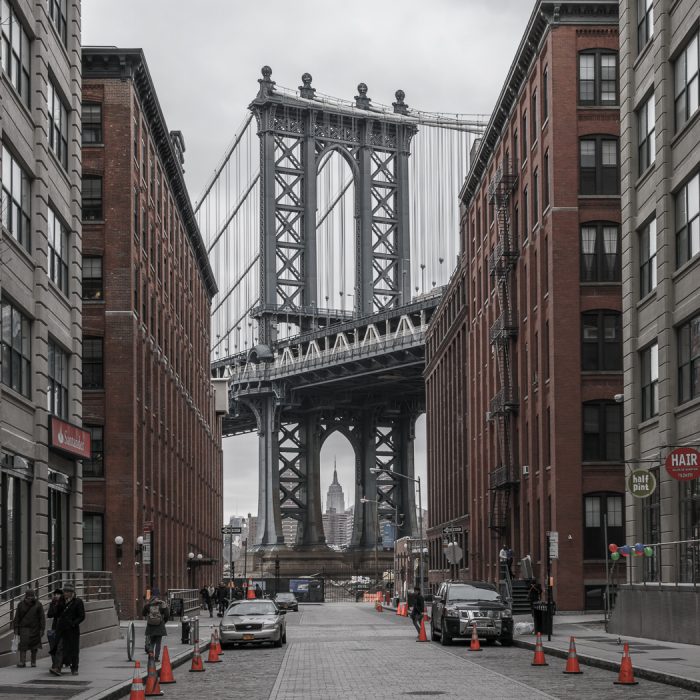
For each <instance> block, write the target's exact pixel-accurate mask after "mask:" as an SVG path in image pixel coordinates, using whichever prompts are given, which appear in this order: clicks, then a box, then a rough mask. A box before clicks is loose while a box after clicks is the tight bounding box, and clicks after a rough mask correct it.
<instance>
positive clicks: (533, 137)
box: [530, 88, 537, 144]
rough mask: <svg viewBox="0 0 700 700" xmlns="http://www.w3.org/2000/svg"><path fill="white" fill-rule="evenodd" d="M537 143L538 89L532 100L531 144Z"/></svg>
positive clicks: (533, 92) (534, 91)
mask: <svg viewBox="0 0 700 700" xmlns="http://www.w3.org/2000/svg"><path fill="white" fill-rule="evenodd" d="M535 141H537V88H535V89H534V90H533V91H532V97H531V98H530V142H531V143H533V144H534V143H535Z"/></svg>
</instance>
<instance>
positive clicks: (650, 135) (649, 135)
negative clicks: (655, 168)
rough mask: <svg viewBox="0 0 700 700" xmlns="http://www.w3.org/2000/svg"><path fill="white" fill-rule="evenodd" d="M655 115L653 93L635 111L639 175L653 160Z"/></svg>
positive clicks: (654, 151) (654, 152)
mask: <svg viewBox="0 0 700 700" xmlns="http://www.w3.org/2000/svg"><path fill="white" fill-rule="evenodd" d="M655 127H656V116H655V109H654V95H653V94H652V95H650V96H649V99H648V100H647V101H646V102H645V103H644V104H643V105H642V106H641V107H640V108H639V111H638V112H637V129H638V132H637V138H638V139H639V174H640V175H641V174H642V173H643V172H645V171H646V169H647V168H648V167H649V166H650V165H651V164H652V163H653V162H654V157H655V155H656V140H655V138H654V132H655Z"/></svg>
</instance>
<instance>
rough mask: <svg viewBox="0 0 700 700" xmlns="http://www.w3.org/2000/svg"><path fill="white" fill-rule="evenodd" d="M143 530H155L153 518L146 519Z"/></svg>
mask: <svg viewBox="0 0 700 700" xmlns="http://www.w3.org/2000/svg"><path fill="white" fill-rule="evenodd" d="M143 531H144V532H153V521H152V520H146V522H145V523H144V524H143Z"/></svg>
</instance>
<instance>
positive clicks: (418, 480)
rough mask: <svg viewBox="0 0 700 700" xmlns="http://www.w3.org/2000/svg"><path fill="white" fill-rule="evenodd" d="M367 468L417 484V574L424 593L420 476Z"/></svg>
mask: <svg viewBox="0 0 700 700" xmlns="http://www.w3.org/2000/svg"><path fill="white" fill-rule="evenodd" d="M369 470H370V471H371V472H372V474H380V473H381V472H386V473H388V474H391V476H392V477H394V476H400V477H401V478H402V479H406V480H407V481H412V482H413V483H414V484H418V530H419V541H420V559H419V560H418V565H419V573H418V576H419V578H420V590H421V593H424V591H423V580H424V576H423V497H422V490H421V485H420V477H416V478H415V479H414V478H413V477H412V476H408V475H407V474H401V473H399V472H395V471H392V470H391V469H382V468H381V467H370V468H369ZM404 512H405V511H404Z"/></svg>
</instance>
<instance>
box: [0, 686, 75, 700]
mask: <svg viewBox="0 0 700 700" xmlns="http://www.w3.org/2000/svg"><path fill="white" fill-rule="evenodd" d="M61 685H63V684H62V683H56V685H53V686H44V687H41V686H35V687H33V688H27V686H26V685H24V686H22V685H0V697H3V696H7V697H9V698H11V699H12V700H22V698H36V697H38V696H39V697H47V698H55V700H64V698H66V699H67V698H72V697H73V696H74V695H77V694H78V693H80V692H81V690H80V689H79V688H75V687H73V688H71V687H67V688H61V687H60V686H61Z"/></svg>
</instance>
